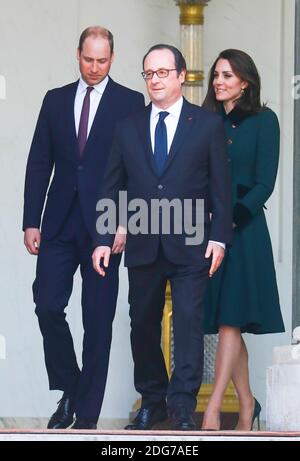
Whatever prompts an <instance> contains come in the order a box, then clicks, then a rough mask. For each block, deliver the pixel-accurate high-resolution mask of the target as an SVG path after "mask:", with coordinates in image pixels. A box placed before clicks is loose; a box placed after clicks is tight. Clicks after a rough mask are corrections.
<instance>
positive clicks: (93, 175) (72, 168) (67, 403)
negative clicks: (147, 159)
mask: <svg viewBox="0 0 300 461" xmlns="http://www.w3.org/2000/svg"><path fill="white" fill-rule="evenodd" d="M77 56H78V60H79V67H80V72H81V77H80V79H79V81H77V82H75V83H71V84H70V85H66V86H64V87H62V88H57V89H54V90H51V91H49V92H48V93H47V94H46V96H45V98H44V101H43V105H42V108H41V111H40V115H39V118H38V122H37V126H36V130H35V133H34V137H33V141H32V145H31V149H30V153H29V157H28V163H27V170H26V181H25V201H24V220H23V230H24V231H25V234H24V243H25V246H26V248H27V250H28V251H29V253H31V254H33V255H38V259H37V272H36V279H35V282H34V284H33V294H34V301H35V304H36V314H37V316H38V320H39V325H40V329H41V332H42V335H43V340H44V352H45V361H46V368H47V372H48V377H49V386H50V389H58V390H62V391H63V392H64V393H63V397H62V399H61V401H60V403H59V406H58V408H57V410H56V412H55V413H54V414H53V415H52V417H51V419H50V421H49V423H48V428H49V429H62V428H66V427H68V426H70V425H71V424H72V423H73V417H74V413H75V414H76V421H75V423H74V424H73V426H72V428H74V429H94V428H96V424H97V420H98V417H99V413H100V410H101V405H102V400H103V396H104V390H105V384H106V378H107V369H108V361H109V352H110V345H111V336H112V322H113V319H114V315H115V308H116V301H117V293H118V267H119V262H120V257H121V255H120V253H121V252H122V250H123V247H124V237H123V236H122V235H118V233H117V234H116V237H115V240H114V244H113V248H112V253H113V257H112V258H111V265H110V268H109V271H108V273H107V277H106V278H105V279H100V278H99V277H98V276H97V274H96V273H95V271H94V270H93V267H92V259H91V254H92V235H93V234H94V232H95V213H96V199H97V193H98V189H99V187H100V186H101V182H102V178H103V172H104V169H105V166H106V162H107V158H108V153H109V151H110V148H111V143H112V138H113V132H114V129H115V125H116V122H117V121H118V120H120V119H122V118H124V117H126V116H128V115H129V114H132V113H134V112H135V111H137V110H139V109H141V108H143V107H144V98H143V96H142V94H140V93H137V92H136V91H133V90H130V89H128V88H125V87H123V86H121V85H119V84H117V83H115V82H114V81H113V80H112V79H111V78H110V77H109V76H108V73H109V70H110V67H111V64H112V61H113V57H114V54H113V36H112V34H111V32H109V31H108V30H106V29H104V28H102V27H99V26H96V27H89V28H87V29H85V30H84V31H83V32H82V34H81V37H80V40H79V47H78V51H77ZM53 168H54V175H53V179H52V182H51V185H50V188H49V190H48V197H47V201H46V206H45V210H44V215H43V223H42V229H41V231H40V222H41V215H42V210H43V207H44V202H45V197H46V192H47V189H48V185H49V181H50V177H51V174H52V172H53ZM78 266H80V271H81V276H82V319H83V327H84V338H83V352H82V369H81V370H80V369H79V367H78V364H77V360H76V356H75V352H74V347H73V340H72V336H71V333H70V330H69V326H68V323H67V322H66V320H65V313H64V309H65V307H66V306H67V304H68V301H69V298H70V295H71V293H72V287H73V276H74V274H75V272H76V270H77V268H78Z"/></svg>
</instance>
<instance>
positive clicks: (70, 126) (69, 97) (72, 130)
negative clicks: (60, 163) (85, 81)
mask: <svg viewBox="0 0 300 461" xmlns="http://www.w3.org/2000/svg"><path fill="white" fill-rule="evenodd" d="M77 87H78V80H77V82H75V83H72V84H71V85H70V86H69V87H68V89H67V93H66V99H65V108H64V109H65V114H66V118H65V120H66V129H67V137H66V138H67V139H70V142H71V144H72V145H71V147H72V149H71V151H72V152H76V156H75V157H74V161H77V160H78V157H79V149H78V141H77V135H76V126H75V117H74V101H75V96H76V91H77Z"/></svg>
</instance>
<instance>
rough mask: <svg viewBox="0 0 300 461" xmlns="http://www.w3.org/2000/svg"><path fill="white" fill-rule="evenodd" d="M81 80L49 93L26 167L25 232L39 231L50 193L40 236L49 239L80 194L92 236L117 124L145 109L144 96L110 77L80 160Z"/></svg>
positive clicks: (53, 235) (55, 232) (57, 229)
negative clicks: (77, 99) (78, 111)
mask: <svg viewBox="0 0 300 461" xmlns="http://www.w3.org/2000/svg"><path fill="white" fill-rule="evenodd" d="M77 86H78V82H75V83H71V84H69V85H66V86H64V87H62V88H57V89H54V90H51V91H48V93H47V94H46V96H45V98H44V101H43V105H42V108H41V111H40V115H39V118H38V122H37V126H36V129H35V133H34V137H33V141H32V145H31V149H30V153H29V157H28V163H27V169H26V180H25V193H24V218H23V229H26V228H28V227H35V228H39V227H40V222H41V215H42V211H43V207H44V202H45V197H46V192H47V189H48V185H49V180H50V176H51V174H52V170H53V166H54V167H55V170H54V176H53V179H52V182H51V186H50V188H49V190H48V198H47V203H46V206H45V211H44V216H43V225H42V236H43V238H47V239H51V238H53V237H55V235H56V234H57V233H58V232H59V229H60V227H61V225H62V223H63V221H64V219H65V217H66V215H67V213H68V211H69V209H70V207H71V204H72V201H73V199H74V196H75V194H76V193H78V195H79V200H80V204H81V208H82V212H83V216H84V220H85V223H86V226H87V229H88V230H89V232H90V234H91V235H93V233H94V227H95V212H96V211H95V210H96V208H95V207H96V198H97V194H98V193H99V187H100V185H101V181H102V177H103V172H104V169H105V166H106V162H107V158H108V154H109V152H110V149H111V143H112V139H113V133H114V129H115V125H116V122H117V121H119V120H121V119H122V118H125V117H127V116H129V115H130V114H132V113H134V112H135V111H138V110H141V109H142V108H143V107H144V98H143V95H142V94H141V93H138V92H136V91H133V90H130V89H128V88H125V87H123V86H121V85H119V84H117V83H115V82H114V81H113V80H112V79H111V78H109V82H108V84H107V86H106V88H105V91H104V93H103V95H102V98H101V101H100V104H99V107H98V110H97V112H96V115H95V119H94V122H93V125H92V127H91V130H90V133H89V137H88V140H87V143H86V146H85V150H84V154H83V157H82V160H79V151H78V142H77V136H76V130H75V120H74V99H75V95H76V90H77Z"/></svg>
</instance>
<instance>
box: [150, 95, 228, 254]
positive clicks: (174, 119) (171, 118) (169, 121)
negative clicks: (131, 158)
mask: <svg viewBox="0 0 300 461" xmlns="http://www.w3.org/2000/svg"><path fill="white" fill-rule="evenodd" d="M182 105H183V97H181V98H180V99H178V100H177V101H176V102H175V103H174V104H172V106H170V107H168V108H167V109H161V108H159V107H157V106H156V105H155V104H153V103H152V108H151V114H150V136H151V146H152V152H154V147H155V128H156V125H157V122H158V120H159V113H160V112H169V115H167V117H166V118H165V124H166V127H167V136H168V154H169V152H170V147H171V145H172V142H173V139H174V135H175V132H176V129H177V125H178V121H179V117H180V113H181V109H182ZM210 242H211V243H216V244H217V245H220V246H221V247H222V248H224V249H225V244H224V243H221V242H216V241H214V240H210Z"/></svg>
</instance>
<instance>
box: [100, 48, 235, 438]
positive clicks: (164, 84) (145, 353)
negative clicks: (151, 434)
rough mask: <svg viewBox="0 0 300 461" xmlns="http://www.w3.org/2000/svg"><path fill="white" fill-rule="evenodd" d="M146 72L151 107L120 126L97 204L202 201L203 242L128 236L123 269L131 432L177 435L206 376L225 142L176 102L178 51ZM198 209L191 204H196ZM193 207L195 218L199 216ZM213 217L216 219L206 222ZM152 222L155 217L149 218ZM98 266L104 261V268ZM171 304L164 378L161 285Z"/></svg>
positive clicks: (151, 54)
mask: <svg viewBox="0 0 300 461" xmlns="http://www.w3.org/2000/svg"><path fill="white" fill-rule="evenodd" d="M143 68H144V71H143V72H142V76H143V78H144V79H145V81H146V85H147V90H148V93H149V96H150V99H151V103H150V104H149V106H148V107H147V108H146V109H145V111H144V112H143V113H142V114H138V115H137V116H134V117H131V118H129V119H127V120H125V121H123V122H121V123H120V124H119V126H118V128H117V130H116V136H115V140H114V145H113V149H112V152H111V155H110V158H109V161H108V168H107V170H106V175H105V178H104V188H103V191H102V192H103V193H102V196H101V198H110V199H112V200H114V201H115V203H117V200H118V193H119V191H120V190H126V191H127V194H128V200H132V199H141V198H142V199H143V200H144V201H146V203H147V205H149V207H151V200H153V199H159V200H163V199H164V200H168V201H172V200H175V199H176V200H177V201H178V199H179V201H180V203H183V201H184V200H185V199H191V200H193V201H195V200H196V199H202V200H204V238H203V241H202V242H198V243H197V244H193V245H189V244H187V243H186V242H187V239H186V237H187V232H186V229H185V228H184V230H182V232H181V233H177V232H175V231H174V225H175V219H174V216H173V215H172V213H170V229H171V231H170V232H169V233H164V232H163V228H162V226H161V225H160V226H159V230H158V232H153V231H152V232H151V226H150V225H149V228H150V230H149V232H148V233H145V232H143V233H134V232H131V229H130V226H128V235H127V243H126V250H125V265H126V266H127V267H128V273H129V303H130V318H131V345H132V354H133V360H134V379H135V387H136V390H137V391H138V392H139V393H140V394H141V396H142V404H141V408H140V410H139V412H138V414H137V416H136V418H135V419H134V421H133V423H132V424H129V425H128V426H126V429H128V430H148V429H151V428H152V427H153V425H154V424H155V423H157V422H159V421H163V420H164V419H166V418H167V410H168V411H169V415H170V417H171V420H172V427H173V429H176V430H193V429H194V428H195V423H194V420H193V412H194V409H195V406H196V396H197V393H198V390H199V388H200V385H201V379H202V371H203V329H202V298H203V293H204V289H205V286H206V283H207V280H208V277H209V276H212V275H213V273H214V272H215V271H216V270H217V268H218V267H219V265H220V264H221V261H222V259H223V256H224V246H225V244H226V243H228V242H230V240H231V232H232V231H231V227H232V224H231V198H230V183H229V174H228V160H227V157H226V149H225V141H224V140H225V136H224V131H223V127H222V121H221V118H220V117H219V116H218V115H216V114H213V113H209V112H207V111H206V110H205V109H202V108H200V107H198V106H195V105H193V104H190V103H189V102H187V101H186V100H185V99H184V98H183V96H182V84H183V83H184V80H185V74H186V63H185V60H184V58H183V56H182V54H181V53H180V51H179V50H178V49H176V48H174V47H173V46H169V45H155V46H153V47H152V48H150V50H149V51H148V52H147V54H146V55H145V57H144V59H143ZM193 203H194V202H193ZM195 213H196V210H195V206H194V205H193V208H192V221H193V222H194V217H195ZM209 213H211V214H212V218H211V220H210V218H209ZM151 218H152V215H151ZM113 238H114V236H113V235H109V234H105V235H104V234H103V235H100V234H98V235H97V237H96V239H95V246H97V248H96V249H95V250H94V253H93V265H94V268H95V270H96V271H97V272H98V273H99V274H100V275H101V276H104V275H105V272H106V270H107V267H108V265H109V259H110V255H111V248H112V245H113ZM101 263H103V264H102V265H100V264H101ZM168 280H169V281H170V283H171V289H172V303H173V338H174V369H173V372H172V375H171V378H170V380H169V379H168V375H167V371H166V367H165V362H164V358H163V354H162V351H161V347H160V342H161V320H162V316H163V308H164V304H165V289H166V283H167V281H168Z"/></svg>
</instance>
